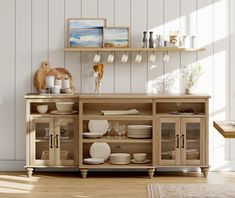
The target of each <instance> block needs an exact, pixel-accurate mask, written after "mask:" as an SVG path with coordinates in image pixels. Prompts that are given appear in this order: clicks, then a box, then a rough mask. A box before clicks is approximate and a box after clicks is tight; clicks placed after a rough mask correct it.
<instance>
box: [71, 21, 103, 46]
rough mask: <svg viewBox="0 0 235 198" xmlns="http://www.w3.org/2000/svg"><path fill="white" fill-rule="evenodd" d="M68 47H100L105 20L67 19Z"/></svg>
mask: <svg viewBox="0 0 235 198" xmlns="http://www.w3.org/2000/svg"><path fill="white" fill-rule="evenodd" d="M68 24H69V28H68V29H69V33H68V36H69V38H68V47H91V48H92V47H102V46H103V28H104V27H105V26H106V19H75V18H73V19H68Z"/></svg>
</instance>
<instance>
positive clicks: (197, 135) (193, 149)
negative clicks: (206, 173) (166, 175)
mask: <svg viewBox="0 0 235 198" xmlns="http://www.w3.org/2000/svg"><path fill="white" fill-rule="evenodd" d="M204 124H205V119H203V118H183V119H182V120H181V127H182V130H181V163H182V165H200V164H202V163H203V162H202V161H201V160H203V153H202V150H203V148H202V146H204V145H203V144H202V140H203V139H204V137H203V136H204V135H205V133H204V131H205V125H204Z"/></svg>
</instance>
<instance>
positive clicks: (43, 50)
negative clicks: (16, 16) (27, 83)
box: [32, 0, 49, 91]
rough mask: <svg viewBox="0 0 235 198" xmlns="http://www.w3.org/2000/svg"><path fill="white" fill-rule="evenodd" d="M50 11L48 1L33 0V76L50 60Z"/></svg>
mask: <svg viewBox="0 0 235 198" xmlns="http://www.w3.org/2000/svg"><path fill="white" fill-rule="evenodd" d="M48 9H49V8H48V0H40V1H38V0H32V74H34V73H35V72H36V71H37V70H38V69H39V68H40V67H41V65H42V62H43V61H46V60H48V58H49V57H48V45H49V43H48V31H49V28H48ZM32 77H33V76H32ZM32 82H33V81H32ZM32 87H33V90H32V91H35V88H34V86H33V85H32Z"/></svg>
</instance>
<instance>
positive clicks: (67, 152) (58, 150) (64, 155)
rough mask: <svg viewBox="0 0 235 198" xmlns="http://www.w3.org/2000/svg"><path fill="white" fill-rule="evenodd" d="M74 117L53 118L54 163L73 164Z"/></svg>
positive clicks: (74, 147) (74, 150)
mask: <svg viewBox="0 0 235 198" xmlns="http://www.w3.org/2000/svg"><path fill="white" fill-rule="evenodd" d="M75 120H76V119H75V118H56V119H55V165H57V166H60V165H63V166H64V165H75V156H76V154H75V153H76V144H75V141H76V137H75V134H76V133H75V130H76V129H75V125H76V124H75Z"/></svg>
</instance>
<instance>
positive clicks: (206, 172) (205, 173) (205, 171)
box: [201, 167, 210, 178]
mask: <svg viewBox="0 0 235 198" xmlns="http://www.w3.org/2000/svg"><path fill="white" fill-rule="evenodd" d="M209 169H210V167H201V172H202V173H203V176H204V178H207V175H208V171H209Z"/></svg>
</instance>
